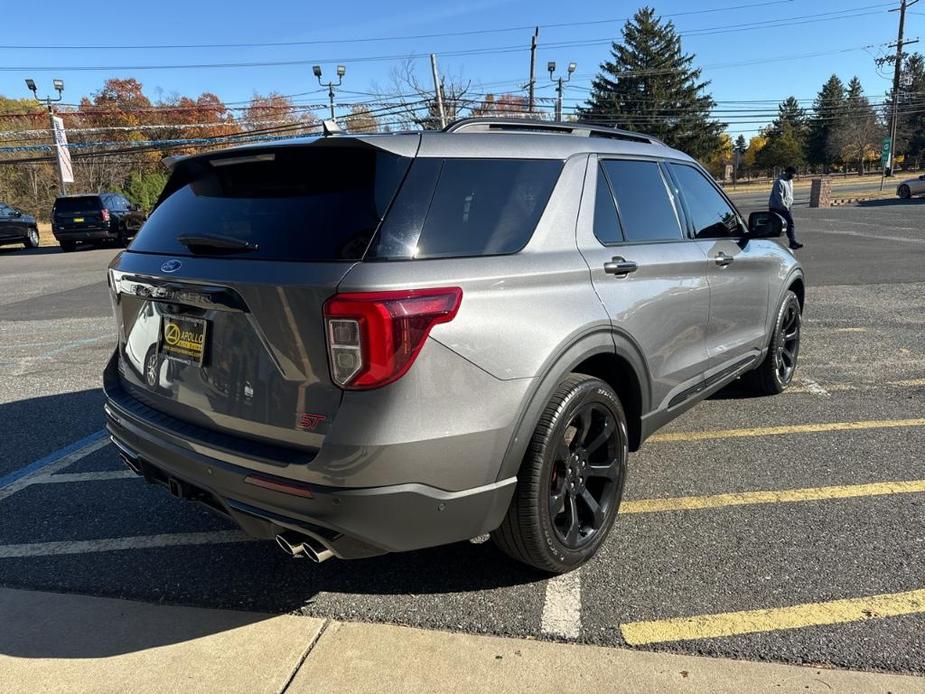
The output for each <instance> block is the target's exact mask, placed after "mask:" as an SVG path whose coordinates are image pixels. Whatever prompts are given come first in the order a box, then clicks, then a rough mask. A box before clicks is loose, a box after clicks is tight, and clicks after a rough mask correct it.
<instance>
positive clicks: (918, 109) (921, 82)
mask: <svg viewBox="0 0 925 694" xmlns="http://www.w3.org/2000/svg"><path fill="white" fill-rule="evenodd" d="M900 84H901V85H902V89H901V91H900V94H899V120H898V122H897V128H896V146H895V151H896V152H902V153H903V154H905V156H906V159H907V161H906V163H905V164H904V166H905V168H910V164H913V165H914V168H918V167H919V164H920V163H921V161H922V157H923V156H925V111H923V109H922V101H923V96H925V56H922V54H921V53H912V54H911V55H908V56H906V62H905V64H904V65H903V70H902V75H901V80H900ZM890 98H891V99H892V94H891V95H890ZM909 160H911V161H909Z"/></svg>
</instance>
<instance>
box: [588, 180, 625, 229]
mask: <svg viewBox="0 0 925 694" xmlns="http://www.w3.org/2000/svg"><path fill="white" fill-rule="evenodd" d="M594 235H595V236H596V237H597V240H598V241H600V242H601V243H603V244H604V245H607V244H611V243H620V242H621V241H623V231H622V230H621V229H620V220H619V218H618V217H617V207H616V205H614V202H613V193H611V192H610V185H609V184H608V183H607V178H606V176H604V172H603V171H601V170H600V169H598V171H597V192H596V193H595V197H594Z"/></svg>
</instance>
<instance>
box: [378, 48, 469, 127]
mask: <svg viewBox="0 0 925 694" xmlns="http://www.w3.org/2000/svg"><path fill="white" fill-rule="evenodd" d="M470 85H471V81H468V80H467V81H464V80H463V79H462V77H460V76H446V75H444V76H443V78H442V79H441V84H440V91H441V93H442V96H443V111H444V113H445V114H446V120H447V122H451V121H454V120H456V119H457V118H460V117H462V115H463V114H464V113H465V112H466V111H468V110H469V109H470V104H471V101H472V100H471V99H468V98H467V97H466V94H467V93H468V91H469V87H470ZM374 91H376V92H377V95H378V96H379V97H380V100H381V101H383V102H386V103H389V104H390V105H392V107H393V108H394V110H391V111H389V115H388V119H391V120H393V121H397V123H398V125H399V126H400V127H402V128H407V129H413V128H422V129H424V130H439V129H440V109H439V107H438V105H437V95H436V93H435V92H434V88H433V85H432V84H431V81H430V80H421V79H420V78H419V77H418V76H417V74H416V72H415V60H414V59H413V58H406V59H405V60H403V61H402V62H401V63H400V64H399V65H397V66H396V67H394V68H392V71H391V73H390V75H389V88H388V90H385V91H383V90H382V89H377V88H375V87H374ZM383 119H385V117H383Z"/></svg>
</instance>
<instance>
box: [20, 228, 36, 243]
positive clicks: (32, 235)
mask: <svg viewBox="0 0 925 694" xmlns="http://www.w3.org/2000/svg"><path fill="white" fill-rule="evenodd" d="M22 245H23V246H24V247H26V248H38V247H39V230H38V229H37V228H36V227H29V231H27V232H26V240H25V241H23V243H22Z"/></svg>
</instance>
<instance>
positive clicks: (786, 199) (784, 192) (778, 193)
mask: <svg viewBox="0 0 925 694" xmlns="http://www.w3.org/2000/svg"><path fill="white" fill-rule="evenodd" d="M796 172H797V170H796V169H795V168H793V167H792V166H788V167H787V168H786V169H784V172H783V173H782V174H781V175H780V176H779V177H778V179H777V180H776V181H774V185H773V186H772V187H771V198H770V199H769V200H768V209H769V210H770V211H771V212H776V213H777V214H779V215H780V216H781V217H783V218H784V219H785V220H786V222H787V240H788V241H789V242H790V243H789V245H790V248H791V249H792V250H796V249H798V248H803V244H802V243H800V242H799V241H797V236H796V225H795V224H794V223H793V213H792V212H791V211H790V209H791V208H792V207H793V176H794V174H796Z"/></svg>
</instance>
